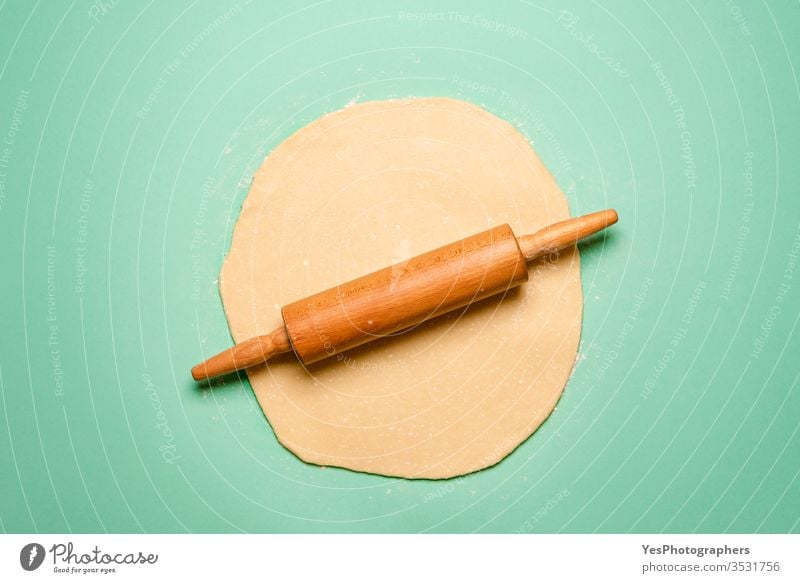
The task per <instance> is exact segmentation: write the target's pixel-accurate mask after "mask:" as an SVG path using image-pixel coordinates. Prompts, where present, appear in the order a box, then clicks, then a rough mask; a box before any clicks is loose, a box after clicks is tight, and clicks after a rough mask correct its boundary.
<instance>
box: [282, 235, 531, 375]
mask: <svg viewBox="0 0 800 583" xmlns="http://www.w3.org/2000/svg"><path fill="white" fill-rule="evenodd" d="M527 280H528V270H527V267H526V264H525V257H524V256H523V254H522V251H520V248H519V244H518V243H517V238H516V237H515V236H514V232H513V231H512V230H511V227H509V226H508V225H500V226H499V227H495V228H493V229H489V230H488V231H484V232H482V233H478V234H477V235H473V236H471V237H467V238H466V239H462V240H461V241H456V242H455V243H451V244H449V245H445V246H444V247H440V248H439V249H435V250H433V251H430V252H428V253H425V254H423V255H418V256H417V257H414V258H412V259H409V260H408V261H406V262H403V263H398V264H396V265H392V266H391V267H387V268H385V269H381V270H380V271H376V272H374V273H371V274H369V275H365V276H364V277H360V278H358V279H354V280H353V281H350V282H347V283H344V284H341V285H339V286H337V287H334V288H331V289H328V290H325V291H323V292H320V293H318V294H315V295H313V296H310V297H308V298H305V299H302V300H300V301H297V302H294V303H292V304H289V305H287V306H284V308H283V321H284V324H285V325H286V332H287V333H288V335H289V339H290V341H291V344H292V348H294V351H295V353H297V356H298V357H299V358H300V360H301V361H302V362H303V363H304V364H311V363H313V362H316V361H318V360H322V359H323V358H328V357H330V356H333V355H335V354H337V353H339V352H343V351H345V350H349V349H350V348H354V347H356V346H359V345H361V344H364V343H365V342H369V341H370V340H374V339H375V338H380V337H384V336H388V335H391V334H393V333H395V332H400V331H402V330H406V329H408V328H411V327H413V326H415V325H417V324H419V323H421V322H424V321H425V320H429V319H430V318H434V317H436V316H438V315H440V314H444V313H446V312H449V311H451V310H455V309H458V308H461V307H464V306H466V305H468V304H470V303H472V302H475V301H478V300H481V299H483V298H486V297H489V296H492V295H495V294H498V293H503V292H505V291H508V290H509V289H511V288H513V287H516V286H518V285H519V284H521V283H523V282H525V281H527Z"/></svg>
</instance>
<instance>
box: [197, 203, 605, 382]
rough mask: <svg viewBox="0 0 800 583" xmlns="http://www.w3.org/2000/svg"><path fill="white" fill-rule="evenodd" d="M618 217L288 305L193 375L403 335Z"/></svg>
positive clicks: (388, 272) (445, 252) (393, 270)
mask: <svg viewBox="0 0 800 583" xmlns="http://www.w3.org/2000/svg"><path fill="white" fill-rule="evenodd" d="M617 219H618V217H617V212H616V211H615V210H613V209H609V210H604V211H600V212H596V213H592V214H589V215H584V216H582V217H578V218H574V219H569V220H566V221H562V222H560V223H555V224H554V225H550V226H549V227H545V228H544V229H542V230H540V231H537V232H536V233H534V234H533V235H523V236H521V237H519V238H518V237H516V236H515V235H514V232H513V231H512V230H511V227H509V226H508V225H500V226H499V227H494V228H493V229H489V230H488V231H484V232H482V233H478V234H477V235H472V236H471V237H467V238H466V239H462V240H461V241H456V242H455V243H451V244H449V245H445V246H444V247H440V248H438V249H434V250H433V251H429V252H428V253H424V254H422V255H418V256H416V257H413V258H412V259H409V260H408V261H406V262H404V263H401V264H397V265H393V266H391V267H386V268H385V269H381V270H380V271H376V272H374V273H370V274H369V275H365V276H363V277H359V278H358V279H354V280H352V281H349V282H347V283H343V284H341V285H338V286H336V287H333V288H331V289H328V290H325V291H323V292H320V293H318V294H315V295H313V296H309V297H307V298H305V299H302V300H299V301H297V302H294V303H292V304H289V305H287V306H284V307H283V309H282V310H281V312H282V315H283V323H284V325H283V326H280V327H278V328H277V329H275V330H273V331H272V332H270V333H269V334H265V335H264V336H257V337H255V338H251V339H249V340H246V341H244V342H242V343H240V344H237V345H236V346H234V347H232V348H229V349H228V350H226V351H224V352H221V353H220V354H217V355H216V356H212V357H211V358H209V359H208V360H206V361H205V362H203V363H201V364H198V365H197V366H195V367H194V368H193V369H192V377H193V378H194V379H195V380H197V381H199V380H204V379H210V378H213V377H216V376H220V375H224V374H227V373H231V372H234V371H237V370H240V369H243V368H248V367H251V366H255V365H257V364H261V363H263V362H266V361H267V360H269V359H270V358H271V357H273V356H274V355H276V354H280V353H283V352H290V351H292V350H294V352H295V354H296V355H297V357H298V359H299V360H300V361H301V362H302V363H303V364H305V365H307V364H311V363H313V362H317V361H318V360H322V359H324V358H328V357H330V356H334V355H336V354H338V353H340V352H344V351H345V350H349V349H351V348H355V347H356V346H360V345H361V344H364V343H366V342H369V341H370V340H375V339H377V338H381V337H385V336H388V335H390V334H394V333H397V332H401V331H403V330H406V329H408V328H411V327H412V326H415V325H416V324H419V323H421V322H424V321H426V320H429V319H431V318H435V317H436V316H440V315H441V314H445V313H447V312H450V311H451V310H456V309H458V308H462V307H464V306H466V305H468V304H471V303H473V302H477V301H479V300H482V299H484V298H487V297H489V296H492V295H495V294H499V293H503V292H506V291H508V290H509V289H511V288H513V287H516V286H518V285H520V284H521V283H524V282H526V281H527V280H528V267H527V264H528V263H530V262H532V261H534V260H535V259H537V258H539V257H542V256H544V255H548V254H551V253H556V252H558V251H559V250H561V249H564V248H565V247H569V246H571V245H574V244H575V243H577V242H578V241H579V240H580V239H583V238H584V237H588V236H589V235H592V234H594V233H597V232H598V231H601V230H603V229H605V228H606V227H608V226H610V225H613V224H614V223H616V222H617Z"/></svg>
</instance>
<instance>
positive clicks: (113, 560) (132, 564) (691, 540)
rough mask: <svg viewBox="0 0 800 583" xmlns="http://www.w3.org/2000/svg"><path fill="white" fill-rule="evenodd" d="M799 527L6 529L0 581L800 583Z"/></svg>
mask: <svg viewBox="0 0 800 583" xmlns="http://www.w3.org/2000/svg"><path fill="white" fill-rule="evenodd" d="M798 536H800V535H642V534H635V535H51V534H48V535H2V536H0V581H47V580H60V581H65V580H70V581H100V580H102V581H114V582H122V581H147V582H152V581H186V580H189V578H191V580H193V581H211V580H214V581H230V582H231V583H234V582H235V583H242V582H245V581H276V582H281V583H283V582H289V581H304V582H305V581H309V582H314V581H325V582H328V581H346V582H347V583H355V582H359V581H370V582H372V581H381V582H395V581H397V582H400V581H402V582H404V583H408V582H409V581H443V582H444V581H459V582H461V581H481V582H486V581H548V582H550V581H567V580H568V581H579V580H587V581H589V580H591V581H614V582H624V581H655V582H665V581H689V580H691V581H708V582H709V583H711V582H714V581H719V582H726V583H727V582H729V581H735V582H746V581H760V582H764V583H767V582H779V581H780V582H783V581H800V569H798V564H799V563H800V557H799V556H798V555H800V538H798Z"/></svg>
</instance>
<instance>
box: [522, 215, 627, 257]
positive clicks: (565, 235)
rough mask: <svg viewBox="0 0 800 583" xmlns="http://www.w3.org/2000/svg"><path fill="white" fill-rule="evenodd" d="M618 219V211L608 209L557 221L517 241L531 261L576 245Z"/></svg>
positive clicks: (524, 254)
mask: <svg viewBox="0 0 800 583" xmlns="http://www.w3.org/2000/svg"><path fill="white" fill-rule="evenodd" d="M618 220H619V216H618V215H617V211H615V210H614V209H607V210H604V211H598V212H596V213H591V214H588V215H583V216H582V217H577V218H574V219H569V220H566V221H561V222H560V223H555V224H554V225H550V226H549V227H545V228H544V229H542V230H540V231H537V232H535V233H534V234H533V235H523V236H521V237H518V238H517V242H518V243H519V248H520V251H522V255H523V256H524V257H525V261H527V262H530V261H533V260H534V259H536V258H537V257H541V256H542V255H546V254H548V253H555V252H557V251H560V250H561V249H563V248H565V247H569V246H570V245H574V244H575V243H577V242H578V241H580V240H581V239H583V238H584V237H588V236H589V235H594V234H595V233H597V232H598V231H602V230H603V229H605V228H606V227H610V226H611V225H613V224H614V223H616V222H617V221H618Z"/></svg>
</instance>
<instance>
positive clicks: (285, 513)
mask: <svg viewBox="0 0 800 583" xmlns="http://www.w3.org/2000/svg"><path fill="white" fill-rule="evenodd" d="M265 4H266V3H265ZM273 4H274V5H273ZM561 10H567V11H570V12H572V13H573V15H574V16H577V17H578V20H577V21H574V20H572V21H569V20H568V15H567V14H560V11H561ZM402 11H403V12H405V13H416V14H417V15H419V14H420V13H421V12H429V13H441V17H439V19H438V20H431V19H425V20H422V21H420V19H417V20H411V19H410V18H409V17H408V16H407V15H405V14H400V12H399V10H398V9H397V8H394V7H391V6H390V5H389V4H388V3H387V4H386V5H383V4H381V3H377V2H364V1H363V0H359V1H345V2H325V1H322V2H317V3H314V4H311V3H297V4H296V5H293V6H292V7H288V6H284V7H279V6H277V3H270V5H265V6H261V3H257V2H254V3H248V2H244V1H242V2H240V3H238V4H231V5H230V7H224V6H223V5H222V4H221V3H220V2H216V1H213V2H212V1H206V0H202V1H198V2H193V3H190V4H184V5H181V6H179V5H178V3H174V2H159V3H156V2H149V3H146V2H138V3H137V2H120V3H118V4H116V5H114V3H113V2H112V1H110V0H109V1H108V2H107V7H106V8H105V9H102V10H101V9H100V8H99V5H98V4H93V3H92V2H90V1H88V0H77V1H75V2H59V3H55V2H37V3H33V2H28V1H27V0H19V1H15V0H8V1H6V2H3V3H1V4H0V106H1V107H0V112H2V114H1V115H0V140H5V139H7V138H9V137H11V140H10V141H11V142H12V143H11V144H7V143H6V144H0V155H2V154H3V152H4V150H3V149H2V148H8V150H7V151H6V154H7V155H6V159H7V161H8V162H7V163H6V164H5V166H6V167H3V166H1V165H0V172H1V173H2V174H0V184H2V188H3V190H2V191H0V194H2V198H0V204H1V206H0V243H1V244H2V246H1V247H0V248H1V249H2V266H3V269H2V273H3V276H2V283H1V284H0V289H1V290H2V292H1V293H2V302H0V310H2V312H0V314H1V316H2V319H1V321H2V326H0V329H1V330H2V332H1V333H0V339H1V340H2V345H0V396H1V397H2V399H0V408H2V414H0V426H1V427H0V464H2V476H0V479H1V480H2V496H0V529H2V530H4V531H7V532H24V531H41V532H60V531H74V532H86V531H100V532H103V531H109V532H140V531H146V532H184V531H191V532H238V531H259V532H309V531H314V532H316V531H324V532H357V531H370V532H372V531H379V532H417V531H447V532H471V531H485V532H517V531H524V532H592V531H600V532H628V531H640V532H659V531H666V532H695V531H697V532H787V531H793V532H797V531H799V530H800V524H799V523H798V520H800V481H799V480H798V472H799V471H800V437H798V419H800V388H799V387H798V372H799V371H800V365H798V354H800V352H799V351H800V340H798V338H800V336H798V334H797V333H796V330H797V323H798V313H800V299H798V298H799V297H800V294H798V291H800V271H799V270H798V268H797V266H796V261H797V254H798V245H800V239H798V237H800V197H799V196H798V188H800V172H798V165H797V153H798V149H799V148H800V129H799V124H798V121H799V120H800V91H799V90H798V80H797V77H796V74H795V67H797V66H798V64H800V63H799V61H800V50H798V49H800V46H799V43H798V36H797V28H798V26H799V25H800V10H798V6H797V4H796V3H792V2H788V1H782V2H771V3H769V4H767V3H749V2H748V3H744V2H741V7H739V6H738V5H737V4H736V3H735V2H729V3H725V2H722V1H719V2H711V1H703V2H698V3H696V4H687V3H685V2H675V3H664V2H659V3H655V2H645V3H631V2H621V1H619V2H608V3H604V4H603V5H602V6H600V5H597V4H594V3H589V2H586V3H564V4H563V5H561V4H552V3H549V2H544V1H542V2H538V1H536V2H508V3H506V2H502V3H500V2H491V3H490V2H485V3H478V2H455V1H452V2H412V3H408V4H407V5H406V6H405V7H404V8H403V9H402ZM451 11H456V12H458V13H459V14H460V15H461V16H460V17H458V18H456V17H451V15H450V14H449V12H451ZM462 17H463V18H462ZM482 18H485V19H486V21H492V20H495V21H498V22H501V23H505V24H506V25H508V26H512V25H513V26H516V27H517V29H510V28H508V26H506V27H505V28H501V29H498V30H493V29H492V28H491V25H490V24H486V23H485V21H484V20H481V19H482ZM559 20H560V22H559ZM568 22H572V24H571V25H569V26H567V24H568ZM522 33H525V34H522ZM589 35H592V36H593V38H591V39H589V40H588V41H587V38H586V37H588V36H589ZM593 43H594V46H593ZM595 50H596V51H597V53H602V54H596V52H595ZM605 56H608V57H609V58H610V59H612V60H614V61H619V63H620V66H619V67H618V69H619V71H615V70H614V69H613V68H611V67H608V66H606V65H605V64H604V63H603V62H602V60H601V57H605ZM176 58H180V61H179V62H178V63H177V64H175V65H174V66H173V67H171V68H170V63H174V62H175V59H176ZM654 62H660V64H661V65H660V67H661V68H660V69H659V70H660V71H661V72H662V73H663V75H664V76H665V79H666V80H667V82H668V83H669V87H666V88H665V87H662V86H660V85H659V84H660V82H662V81H663V78H659V77H658V76H657V71H656V67H654V66H653V63H654ZM620 71H623V73H625V72H626V73H627V74H626V75H625V76H621V75H620V74H619V72H620ZM25 92H27V93H25ZM424 95H446V96H453V97H459V98H462V99H466V100H470V101H473V102H475V103H477V104H480V105H482V106H484V107H486V108H487V109H489V110H490V111H492V112H494V113H496V114H498V115H500V116H502V117H504V118H506V119H508V120H510V121H511V122H513V123H514V124H516V125H517V126H518V127H519V128H520V130H521V131H522V132H524V133H525V135H526V136H528V137H529V138H530V139H531V140H532V141H533V142H534V144H535V146H536V148H537V150H538V152H539V154H540V155H541V156H542V158H543V159H544V160H545V162H546V163H547V164H548V166H549V167H550V169H551V170H552V172H553V173H554V174H555V176H556V178H557V180H558V182H559V184H560V185H561V186H562V188H563V189H564V191H565V192H566V193H567V196H568V198H569V201H570V205H571V207H572V211H573V213H575V214H578V213H582V212H588V211H592V210H596V209H600V208H604V207H606V206H614V207H616V208H617V209H618V210H619V212H620V215H621V217H622V221H621V223H620V224H619V226H617V227H615V228H614V232H613V234H610V235H609V236H608V237H606V238H605V239H604V240H603V241H601V242H599V243H598V244H596V245H593V246H591V247H589V248H586V249H584V252H583V259H584V262H583V277H584V279H583V284H584V291H585V298H586V308H585V316H584V331H583V341H582V342H583V344H582V348H581V360H580V362H579V363H578V366H577V369H576V371H575V374H574V376H573V378H572V380H571V381H570V383H569V385H568V387H567V390H566V393H565V395H564V397H563V399H562V400H561V402H560V403H559V406H558V410H557V412H556V413H555V414H554V415H553V416H552V417H551V418H550V420H548V422H547V423H545V425H544V426H543V427H542V428H541V429H540V430H539V431H538V432H537V433H536V434H535V436H534V437H533V438H531V439H529V440H528V441H526V442H525V443H524V444H523V445H522V446H521V447H520V448H519V449H518V450H517V451H515V452H514V453H513V454H512V455H511V456H510V457H508V458H507V459H506V460H505V461H503V462H502V463H501V464H499V465H498V466H497V467H494V468H491V469H489V470H486V471H483V472H480V473H478V474H475V475H471V476H468V477H466V478H462V479H456V480H450V481H440V482H430V481H417V482H411V481H403V480H396V479H388V478H384V477H380V476H371V475H363V474H356V473H351V472H348V471H344V470H338V469H331V468H327V469H320V468H317V467H314V466H309V465H306V464H304V463H302V462H300V461H299V460H298V459H296V458H295V457H294V456H293V455H291V454H290V453H289V452H287V451H286V450H284V449H283V448H282V447H281V446H280V445H279V444H278V443H277V441H276V439H275V437H274V435H273V433H272V431H271V429H270V428H269V425H268V424H267V423H266V421H265V419H264V417H263V415H262V413H261V411H260V409H259V408H258V405H257V403H256V402H255V399H254V397H253V395H252V392H251V390H250V388H249V385H248V384H247V383H246V382H232V383H228V384H226V385H223V386H219V387H217V388H216V389H214V390H213V391H202V390H198V389H197V388H196V387H195V385H194V384H193V383H192V382H191V380H190V378H189V375H188V369H189V367H190V366H191V365H192V364H194V363H195V362H196V361H197V360H198V358H199V357H200V355H201V354H203V353H204V351H206V352H207V351H208V350H211V349H220V348H223V347H225V346H227V345H228V343H229V342H230V337H229V335H228V331H227V326H226V322H225V317H224V314H223V311H222V307H221V303H220V300H219V297H218V294H217V287H216V279H217V274H218V269H219V266H220V265H221V262H222V259H223V256H224V254H225V251H226V248H227V245H228V242H229V238H230V235H231V231H232V228H233V224H234V222H235V220H236V216H237V212H238V209H239V206H240V204H241V201H242V200H243V198H244V196H245V194H246V191H247V187H248V184H249V181H250V177H251V175H252V173H253V171H254V170H255V169H256V168H257V167H258V165H259V164H260V163H261V161H262V159H263V157H264V155H265V154H266V153H267V152H268V151H269V150H270V149H272V148H273V147H275V145H277V144H278V143H280V141H281V140H283V139H285V138H286V137H287V136H288V135H290V134H291V133H292V132H294V131H295V130H297V129H298V128H300V127H302V126H303V125H305V124H306V123H308V122H309V121H311V120H313V119H315V118H317V117H319V116H320V115H322V114H323V113H325V112H327V111H331V110H334V109H338V108H340V107H342V106H343V105H345V104H346V103H348V102H350V101H351V100H353V99H357V100H359V101H363V100H372V99H384V98H390V97H405V96H424ZM148 96H150V97H148ZM670 96H672V99H673V103H672V104H670V100H669V99H670ZM148 103H150V104H149V109H148V110H147V111H144V110H143V107H145V106H146V105H147V104H148ZM15 107H16V114H15ZM676 108H679V109H680V110H682V113H681V112H680V111H679V112H678V115H677V116H676V112H675V109H676ZM137 113H139V114H141V115H137ZM681 119H682V120H683V123H684V124H685V131H686V132H688V134H686V135H683V136H682V131H683V130H681V129H680V128H679V127H678V123H679V122H680V121H681ZM682 137H683V138H686V140H687V142H686V144H683V143H682ZM683 146H686V148H685V151H683V152H682V147H683ZM749 153H752V157H750V154H749ZM746 160H750V161H749V162H747V161H746ZM687 169H688V170H693V172H694V174H695V178H692V176H691V172H690V173H689V174H690V176H687V173H686V172H685V171H686V170H687ZM746 170H747V171H751V173H752V193H750V194H751V195H752V196H749V194H748V193H746V189H747V187H748V183H747V180H748V179H747V178H746V177H745V176H744V174H745V172H746ZM87 191H88V197H87V196H86V194H85V193H86V192H87ZM82 196H83V197H84V198H87V199H88V200H84V202H85V203H87V204H84V205H83V207H82V206H81V200H82ZM84 227H85V229H86V242H85V244H84V243H82V242H81V241H80V238H81V229H83V228H84ZM297 228H302V225H298V226H297ZM195 229H198V230H199V233H198V232H195ZM193 237H194V238H195V241H194V244H193ZM793 244H794V245H795V246H794V247H793ZM82 248H85V255H86V257H85V261H86V263H85V266H86V269H87V271H86V273H85V286H84V288H83V289H82V290H78V289H76V283H77V277H78V274H79V263H78V262H79V255H80V254H82V253H83V252H84V250H83V249H82ZM49 258H50V260H51V261H52V268H51V273H50V274H48V260H49ZM193 276H194V277H195V278H196V279H194V280H193ZM48 277H49V278H50V281H48ZM193 281H194V284H193ZM704 284H705V287H704V288H703V285H704ZM193 285H194V287H193ZM48 286H49V287H48ZM781 286H783V287H781ZM787 286H788V287H787ZM695 292H697V293H695ZM693 294H695V295H696V297H695V299H694V300H692V296H693ZM637 296H638V299H637ZM685 316H686V322H682V321H681V320H682V319H684V317H685ZM687 322H688V323H687ZM51 326H55V330H54V331H51V328H50V327H51ZM51 336H52V338H51ZM54 358H57V359H58V360H59V362H54ZM660 362H661V364H659V363H660ZM59 364H60V368H61V373H62V374H63V377H61V379H62V382H63V394H60V395H59V394H57V393H58V391H57V386H56V379H55V378H54V373H55V372H57V371H55V368H54V367H55V365H59ZM147 379H152V384H153V388H152V389H151V390H149V392H148V389H147V383H146V381H147ZM647 387H650V389H649V390H648V389H647ZM153 399H157V401H156V400H153ZM159 408H160V411H161V413H160V415H161V417H159V416H158V415H159ZM159 422H161V423H162V426H161V428H160V429H159V428H158V427H157V424H158V423H159ZM165 428H168V430H169V431H170V432H171V433H172V440H171V441H170V440H169V439H168V438H167V437H166V436H165V435H164V434H163V432H162V429H165ZM172 445H174V448H172V447H170V446H172ZM164 447H167V449H165V450H162V449H160V448H164ZM164 452H168V453H164ZM170 454H174V455H176V456H179V457H178V459H176V460H173V463H168V462H167V461H165V456H168V455H170Z"/></svg>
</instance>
